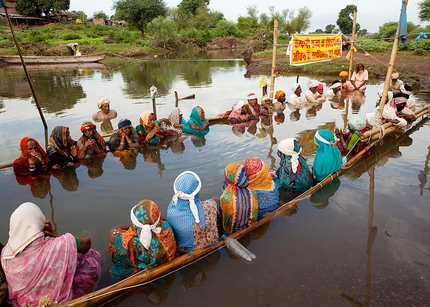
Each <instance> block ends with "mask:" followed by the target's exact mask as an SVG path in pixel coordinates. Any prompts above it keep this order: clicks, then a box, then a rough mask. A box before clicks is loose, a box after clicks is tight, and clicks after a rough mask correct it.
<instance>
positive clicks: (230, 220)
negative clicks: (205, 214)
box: [220, 163, 259, 235]
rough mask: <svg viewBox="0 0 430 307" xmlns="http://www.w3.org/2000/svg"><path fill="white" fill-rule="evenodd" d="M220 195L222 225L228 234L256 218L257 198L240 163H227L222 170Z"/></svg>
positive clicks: (252, 222)
mask: <svg viewBox="0 0 430 307" xmlns="http://www.w3.org/2000/svg"><path fill="white" fill-rule="evenodd" d="M222 190H223V192H222V194H221V197H220V204H221V212H222V226H223V229H224V232H225V233H226V234H227V235H228V234H231V233H233V232H236V231H238V230H241V229H244V228H248V227H249V226H251V225H252V224H254V223H255V222H257V220H258V214H259V212H258V199H257V195H256V194H255V193H254V191H253V190H252V189H251V188H250V187H249V180H248V178H247V177H246V171H245V167H244V166H243V164H242V163H229V164H228V165H227V166H226V167H225V170H224V182H223V186H222Z"/></svg>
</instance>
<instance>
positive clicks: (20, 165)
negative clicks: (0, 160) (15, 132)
mask: <svg viewBox="0 0 430 307" xmlns="http://www.w3.org/2000/svg"><path fill="white" fill-rule="evenodd" d="M30 140H31V141H33V142H35V143H36V146H37V149H38V150H39V152H40V154H41V155H42V158H43V160H44V161H45V165H41V163H36V165H35V166H36V168H35V169H34V170H30V165H29V164H28V159H29V155H28V147H27V143H28V141H30ZM19 147H20V148H21V155H20V156H19V157H18V158H16V159H15V161H13V171H14V172H15V174H16V175H18V176H35V175H37V174H39V173H41V172H45V171H47V170H48V168H49V158H48V155H47V154H46V152H45V151H44V150H43V148H42V146H40V144H39V142H37V141H36V139H34V138H31V137H28V136H26V137H24V138H23V139H22V140H21V143H20V145H19Z"/></svg>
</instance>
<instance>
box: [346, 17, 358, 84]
mask: <svg viewBox="0 0 430 307" xmlns="http://www.w3.org/2000/svg"><path fill="white" fill-rule="evenodd" d="M356 27H357V11H354V19H353V23H352V37H351V47H350V49H349V52H350V58H349V73H348V80H349V79H351V76H352V63H353V61H354V43H355V38H356V34H355V31H356Z"/></svg>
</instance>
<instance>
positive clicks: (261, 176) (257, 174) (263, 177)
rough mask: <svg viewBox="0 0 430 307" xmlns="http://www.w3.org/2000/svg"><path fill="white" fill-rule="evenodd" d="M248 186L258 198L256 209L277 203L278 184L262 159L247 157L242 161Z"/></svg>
mask: <svg viewBox="0 0 430 307" xmlns="http://www.w3.org/2000/svg"><path fill="white" fill-rule="evenodd" d="M243 166H244V167H245V173H246V177H247V178H248V181H249V188H250V189H251V190H253V191H254V193H255V194H256V196H257V200H258V209H259V210H263V209H266V208H270V207H273V206H275V205H278V204H279V191H278V190H279V186H278V183H277V182H275V181H274V180H273V178H272V176H271V175H270V169H269V167H268V166H267V164H266V163H264V162H263V160H261V159H259V158H249V159H246V160H245V161H243Z"/></svg>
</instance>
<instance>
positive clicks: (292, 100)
mask: <svg viewBox="0 0 430 307" xmlns="http://www.w3.org/2000/svg"><path fill="white" fill-rule="evenodd" d="M291 91H292V92H293V93H292V94H291V95H290V97H288V107H289V108H290V109H291V110H295V109H301V108H302V107H303V106H304V105H305V103H306V97H305V95H303V93H302V87H301V86H300V84H298V83H293V84H292V85H291Z"/></svg>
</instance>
